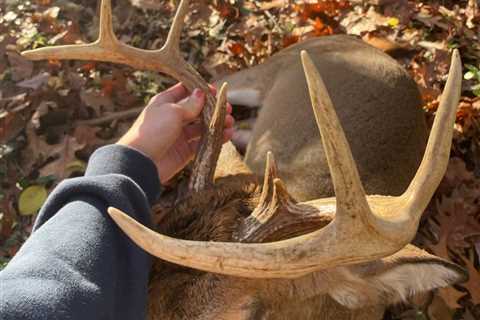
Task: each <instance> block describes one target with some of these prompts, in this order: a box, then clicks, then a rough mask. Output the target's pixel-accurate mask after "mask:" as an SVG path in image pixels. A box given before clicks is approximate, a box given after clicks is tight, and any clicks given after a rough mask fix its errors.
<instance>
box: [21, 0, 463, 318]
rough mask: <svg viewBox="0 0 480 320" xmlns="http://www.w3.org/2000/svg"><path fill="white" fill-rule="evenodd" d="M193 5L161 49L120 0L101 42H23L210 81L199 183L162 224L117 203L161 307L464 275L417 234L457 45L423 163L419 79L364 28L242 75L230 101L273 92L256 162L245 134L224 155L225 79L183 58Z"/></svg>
mask: <svg viewBox="0 0 480 320" xmlns="http://www.w3.org/2000/svg"><path fill="white" fill-rule="evenodd" d="M187 12H188V1H186V0H182V1H181V2H180V4H179V9H178V12H177V14H176V16H175V19H174V22H173V27H172V29H171V31H170V33H169V36H168V39H167V42H166V44H165V45H164V47H163V48H162V49H160V50H156V51H147V50H138V49H136V48H133V47H131V46H129V45H126V44H123V43H121V42H120V41H119V40H118V39H117V38H116V37H115V35H114V33H113V26H112V16H111V5H110V1H109V0H102V5H101V19H100V21H101V22H100V23H101V26H100V36H99V39H98V40H97V41H96V42H94V43H92V44H87V45H84V44H80V45H72V46H64V47H48V48H41V49H39V50H33V51H29V52H25V53H24V55H25V56H27V57H29V58H31V59H36V60H40V59H48V58H55V59H87V60H90V59H92V60H97V61H110V62H117V63H124V64H128V65H131V66H133V67H137V68H145V69H151V70H156V71H161V72H166V73H167V74H169V75H171V76H173V77H175V78H176V79H178V80H180V81H182V82H183V83H184V84H185V85H186V87H187V88H188V89H189V90H192V89H193V88H195V87H199V88H202V89H204V90H206V91H207V99H206V100H207V101H206V106H205V108H204V114H203V120H204V123H205V124H206V125H207V128H206V129H207V130H206V134H205V135H204V138H203V140H202V143H201V145H200V147H199V150H198V152H197V157H196V160H195V165H194V169H195V170H194V171H193V173H192V177H191V178H190V181H189V185H188V192H187V193H186V195H185V197H183V198H180V199H177V201H176V203H175V205H174V206H172V207H171V208H170V209H169V210H165V208H163V209H162V210H161V212H159V210H158V209H157V208H155V207H154V216H155V217H156V220H157V222H158V225H157V231H158V232H155V231H153V230H149V229H147V228H146V227H144V226H142V225H140V224H139V223H138V222H136V221H134V220H133V219H131V218H130V217H128V216H127V215H126V214H125V213H123V212H121V211H120V210H118V209H116V208H109V209H108V213H109V215H110V216H111V217H112V219H113V220H114V221H115V223H117V225H118V226H119V227H120V228H121V229H122V230H123V231H124V232H125V233H126V234H127V235H128V236H129V237H130V238H131V239H132V240H133V241H134V242H135V243H136V244H137V245H139V246H140V247H141V248H143V249H144V250H146V251H147V252H149V253H151V254H152V255H154V256H157V257H159V258H160V259H158V260H156V262H155V266H154V269H153V271H152V277H151V283H150V292H149V297H150V301H149V306H148V308H149V317H150V318H151V319H230V320H236V319H238V320H257V319H323V318H324V319H357V320H363V319H364V320H370V319H379V318H381V316H382V314H383V311H384V309H385V307H386V306H387V305H389V304H392V303H396V302H398V301H402V300H407V299H408V297H410V296H411V295H412V293H421V292H425V291H429V290H432V289H435V288H438V287H444V286H448V285H451V284H454V283H457V282H461V281H464V280H465V277H466V275H465V273H464V271H463V270H462V269H461V268H460V267H458V266H457V265H455V264H453V263H450V262H448V261H444V260H442V259H440V258H438V257H434V256H432V255H429V254H427V253H426V252H423V251H422V250H420V249H418V248H415V247H413V246H411V245H409V244H408V243H409V242H410V241H411V240H412V238H413V237H414V236H415V234H416V231H417V227H418V223H419V220H420V217H421V214H422V212H423V211H424V209H425V208H426V206H427V204H428V202H429V201H430V199H431V197H432V195H433V193H434V191H435V189H436V188H437V186H438V184H439V182H440V180H441V178H442V176H443V174H444V172H445V170H446V166H447V163H448V157H449V151H450V146H451V138H452V132H453V122H454V119H455V108H456V106H457V104H458V101H459V98H460V87H461V80H462V70H461V61H460V56H459V53H458V51H455V52H454V54H453V57H452V65H451V68H450V74H449V79H448V81H447V84H446V87H445V90H444V94H443V95H442V101H441V103H440V107H439V110H438V112H437V115H436V117H435V122H434V124H433V127H432V131H431V133H430V136H429V139H428V144H427V147H426V149H425V154H424V156H423V158H422V159H421V163H420V166H418V164H419V162H420V158H421V155H422V154H423V152H422V151H423V148H424V141H425V131H426V130H425V124H424V122H423V118H422V115H421V112H420V110H419V108H418V106H419V98H418V92H417V91H416V89H415V86H414V84H413V82H412V81H411V80H410V79H409V78H408V76H407V75H406V73H405V72H404V71H403V70H402V69H401V68H400V67H399V66H398V65H397V64H396V63H395V62H394V61H393V60H391V59H390V58H388V57H387V56H385V55H384V54H382V53H380V52H379V51H377V50H375V49H373V48H371V47H369V46H367V45H365V44H363V43H361V42H359V41H357V40H353V39H351V38H348V37H329V38H324V39H321V40H315V41H313V40H312V41H309V42H306V43H304V44H299V45H297V46H294V47H292V48H289V49H287V50H285V51H283V52H281V53H279V54H277V55H276V56H275V57H274V58H272V61H270V62H268V61H267V62H266V63H265V64H264V65H263V66H258V67H256V68H253V69H252V70H247V71H245V72H242V73H239V74H238V75H233V76H232V77H230V78H229V79H227V80H229V81H231V82H232V86H233V91H232V93H231V94H230V98H231V102H232V103H238V102H240V103H244V104H250V105H255V104H262V105H263V110H262V114H261V115H260V117H259V119H258V123H257V125H256V127H255V130H254V135H253V140H252V143H251V145H250V147H249V149H248V153H247V157H246V162H247V164H248V165H250V167H251V168H252V169H253V171H255V172H252V171H251V170H250V169H249V168H248V167H247V166H246V165H245V164H244V163H243V162H242V159H241V158H240V157H239V155H238V154H237V153H236V150H235V149H234V147H233V145H231V144H227V145H224V147H223V149H222V152H221V154H220V147H221V142H222V139H223V127H224V124H223V121H224V115H225V112H226V103H225V98H226V90H225V86H223V87H222V89H221V90H220V92H219V94H218V96H219V98H218V99H217V100H215V98H214V97H213V96H212V95H211V94H209V93H208V91H209V90H208V86H207V83H206V82H205V81H204V80H203V79H202V78H201V77H200V75H199V74H198V73H197V72H196V71H195V70H194V69H193V67H192V66H191V65H189V64H188V63H187V62H186V61H185V60H183V57H182V55H181V54H180V52H179V49H178V47H179V41H180V34H181V32H180V31H181V27H182V23H183V19H184V17H185V15H186V14H187ZM301 49H304V50H306V51H302V52H301V54H300V55H299V53H300V50H301ZM308 52H310V55H309V53H308ZM300 56H301V60H300ZM300 61H301V63H302V64H300ZM302 67H303V71H302ZM317 69H318V70H319V71H320V72H318V71H317ZM303 72H304V73H305V75H304V77H305V78H306V82H305V80H303V78H302V76H301V75H303ZM320 74H322V75H323V76H324V77H325V79H326V82H324V81H323V80H322V77H321V75H320ZM259 80H261V81H259ZM307 87H308V91H307V90H306V88H307ZM307 92H309V94H310V102H308V101H309V100H308V95H307ZM329 92H330V94H329ZM330 96H331V97H332V99H331V98H330ZM335 105H336V107H335ZM307 106H311V107H312V109H313V112H309V110H308V109H307ZM337 114H338V117H337ZM313 119H315V120H316V123H317V126H318V130H319V131H320V135H318V133H316V132H315V130H314V122H313ZM274 122H275V123H274ZM340 124H341V125H340ZM342 126H343V128H344V129H345V130H343V129H342ZM315 139H318V141H320V139H321V141H322V144H321V145H320V144H319V143H318V142H317V141H316V140H315ZM350 146H351V147H350ZM268 149H270V150H273V151H275V152H277V154H276V155H277V157H278V158H279V159H280V161H279V164H280V168H279V169H280V170H279V169H278V168H277V166H276V164H275V161H274V157H273V154H271V153H267V154H266V155H265V151H266V150H268ZM325 158H326V159H328V161H325ZM260 159H266V163H265V171H264V180H263V183H261V182H260V181H259V179H258V176H259V174H258V172H259V170H260V168H261V167H262V165H260V163H259V161H260ZM417 167H418V170H416V168H417ZM327 168H328V169H327ZM415 170H416V172H415ZM214 176H215V179H213V177H214ZM280 177H281V178H284V179H285V181H286V182H287V186H285V185H284V183H283V182H282V180H281V179H280ZM362 180H363V183H362ZM292 191H293V197H292V195H291V193H292ZM333 191H334V192H333ZM365 191H366V192H365ZM400 193H401V195H399V194H400ZM333 194H334V195H335V197H327V198H325V197H324V196H325V195H333ZM372 194H373V195H372ZM375 194H376V195H375ZM382 194H387V195H388V196H382ZM393 195H397V196H393ZM295 198H297V199H312V198H314V199H313V200H311V201H297V200H295Z"/></svg>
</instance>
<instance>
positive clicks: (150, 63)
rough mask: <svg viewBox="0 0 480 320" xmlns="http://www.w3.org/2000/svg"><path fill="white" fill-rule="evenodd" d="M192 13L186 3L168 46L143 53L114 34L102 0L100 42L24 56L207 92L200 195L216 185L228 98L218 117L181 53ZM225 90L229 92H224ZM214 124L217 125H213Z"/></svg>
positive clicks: (196, 177)
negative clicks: (96, 64)
mask: <svg viewBox="0 0 480 320" xmlns="http://www.w3.org/2000/svg"><path fill="white" fill-rule="evenodd" d="M187 11H188V0H182V1H181V2H180V5H179V8H178V10H177V13H176V15H175V18H174V20H173V24H172V28H171V29H170V32H169V34H168V37H167V41H166V42H165V44H164V46H163V47H162V48H161V49H159V50H142V49H137V48H134V47H131V46H129V45H126V44H124V43H122V42H120V41H119V40H118V39H117V37H116V36H115V34H114V32H113V24H112V9H111V1H110V0H102V3H101V11H100V32H99V37H98V39H97V40H96V41H95V42H93V43H90V44H81V45H66V46H56V47H46V48H41V49H37V50H30V51H25V52H23V53H22V55H23V56H25V57H27V58H28V59H31V60H44V59H53V60H70V59H76V60H95V61H105V62H114V63H120V64H126V65H129V66H131V67H133V68H135V69H142V70H155V71H160V72H162V73H165V74H168V75H170V76H172V77H173V78H175V79H177V80H179V81H181V82H182V83H183V84H184V85H185V87H186V88H187V89H188V90H190V91H192V90H193V89H194V88H200V89H202V90H203V91H204V92H205V93H206V104H205V107H204V111H203V114H202V118H203V122H204V124H205V126H206V128H208V129H207V133H206V134H204V135H203V137H202V141H201V143H200V147H199V151H198V152H197V157H196V158H195V162H194V165H193V173H192V176H191V178H190V181H189V190H190V191H194V192H198V191H201V190H204V189H205V188H207V187H208V186H209V185H210V184H212V183H213V175H214V172H215V167H216V163H217V160H218V156H219V154H220V149H221V145H222V144H221V141H222V137H223V121H224V118H225V117H223V118H222V117H221V114H223V115H224V114H225V112H224V111H221V110H223V109H225V107H226V103H225V102H226V101H225V99H223V100H222V99H221V101H222V104H221V105H220V106H221V107H222V108H220V109H219V110H220V111H219V113H218V116H217V117H214V110H215V109H214V107H215V97H214V96H213V95H212V94H211V93H210V90H209V88H208V84H207V82H206V81H205V80H203V79H202V77H201V76H200V74H199V73H198V72H197V71H196V70H195V69H194V68H193V67H192V66H191V65H190V64H189V63H187V62H186V61H185V60H184V59H183V57H182V54H181V52H180V49H179V44H180V36H181V32H182V27H183V20H184V18H185V15H186V14H187ZM224 90H225V89H224ZM212 120H213V121H214V125H213V124H212Z"/></svg>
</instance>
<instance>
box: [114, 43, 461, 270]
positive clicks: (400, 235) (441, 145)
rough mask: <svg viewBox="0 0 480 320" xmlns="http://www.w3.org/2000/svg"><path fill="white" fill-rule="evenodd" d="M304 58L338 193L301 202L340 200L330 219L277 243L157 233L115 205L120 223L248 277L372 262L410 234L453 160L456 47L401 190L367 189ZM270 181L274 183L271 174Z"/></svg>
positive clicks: (165, 253) (328, 204) (150, 245)
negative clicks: (421, 148) (423, 142)
mask: <svg viewBox="0 0 480 320" xmlns="http://www.w3.org/2000/svg"><path fill="white" fill-rule="evenodd" d="M302 62H303V66H304V70H305V74H306V77H307V82H308V86H309V91H310V96H311V99H312V104H313V108H314V113H315V118H316V120H317V123H318V126H319V128H320V131H321V136H322V142H323V145H324V150H325V153H326V155H327V159H328V165H329V167H330V171H331V173H332V181H333V184H334V189H335V193H336V196H337V198H336V199H335V198H326V199H318V200H314V201H309V202H305V203H300V204H298V205H303V206H306V207H308V209H309V210H317V211H318V212H319V213H322V212H323V213H325V212H331V211H332V208H334V210H336V215H335V219H334V220H333V221H332V222H331V223H330V224H328V225H327V226H325V227H324V228H322V229H320V230H316V231H314V232H311V233H308V234H305V235H302V236H298V237H295V238H291V239H288V240H282V241H276V242H271V243H223V242H198V241H187V240H179V239H174V238H170V237H167V236H164V235H161V234H158V233H155V232H153V231H151V230H149V229H147V228H145V227H144V226H142V225H141V224H139V223H138V222H136V221H135V220H133V219H132V218H130V217H129V216H127V215H125V214H124V213H122V212H121V211H119V210H117V209H115V208H109V209H108V212H109V214H110V216H111V217H112V218H113V219H114V220H115V222H116V223H117V224H118V225H119V226H120V228H121V229H122V230H123V231H124V232H125V233H126V234H127V235H128V236H129V237H130V238H131V239H132V240H133V241H134V242H135V243H137V244H138V245H139V246H140V247H142V248H143V249H144V250H146V251H148V252H149V253H151V254H153V255H155V256H157V257H159V258H161V259H165V260H167V261H170V262H173V263H177V264H180V265H183V266H188V267H192V268H196V269H201V270H205V271H210V272H217V273H223V274H227V275H233V276H243V277H249V278H290V277H298V276H302V275H304V274H307V273H310V272H313V271H316V270H319V269H325V268H330V267H334V266H340V265H345V264H351V263H360V262H367V261H371V260H374V259H378V258H382V257H385V256H388V255H391V254H393V253H395V252H396V251H398V250H400V249H402V248H403V247H404V246H405V245H406V244H407V243H408V242H410V241H411V239H412V238H413V237H414V236H415V233H416V230H417V227H418V222H419V220H420V217H421V215H422V213H423V210H424V209H425V207H426V206H427V204H428V202H429V200H430V198H431V197H432V195H433V192H434V190H435V189H436V188H437V186H438V184H439V182H440V180H441V178H442V176H443V175H444V173H445V170H446V166H447V163H448V159H449V151H450V147H451V138H452V132H453V122H454V119H455V113H456V107H457V104H458V101H459V98H460V92H461V81H462V64H461V61H460V55H459V53H458V51H457V50H455V51H454V53H453V57H452V64H451V67H450V72H449V77H448V81H447V85H446V87H445V90H444V93H443V95H442V99H441V103H440V107H439V110H438V113H437V115H436V117H435V122H434V125H433V128H432V131H431V133H430V137H429V141H428V145H427V149H426V151H425V156H424V158H423V160H422V163H421V165H420V168H419V170H418V172H417V174H416V176H415V178H414V179H413V181H412V183H411V185H410V187H409V188H408V189H407V191H406V192H405V193H404V194H403V195H402V196H400V197H386V196H366V195H365V193H364V191H363V187H362V184H361V182H360V179H359V176H358V171H357V168H356V166H355V162H354V160H353V157H352V154H351V151H350V147H349V145H348V142H347V140H346V138H345V135H344V133H343V130H342V128H341V126H340V123H339V122H338V118H337V116H336V114H335V110H334V109H333V105H332V102H331V100H330V97H329V96H328V93H327V90H326V88H325V85H324V83H323V81H322V79H321V77H320V75H319V73H318V71H317V70H316V68H315V66H314V64H313V62H312V61H311V59H310V57H309V56H308V54H307V53H306V52H305V51H304V52H302ZM267 179H268V178H267ZM267 183H268V185H269V188H270V187H271V184H270V182H267Z"/></svg>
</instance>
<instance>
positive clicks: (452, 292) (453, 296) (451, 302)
mask: <svg viewBox="0 0 480 320" xmlns="http://www.w3.org/2000/svg"><path fill="white" fill-rule="evenodd" d="M438 295H439V296H440V298H441V299H442V300H443V302H444V303H445V304H446V305H447V306H448V308H450V309H458V308H461V307H462V306H461V305H460V304H458V300H460V298H462V297H463V296H465V293H463V292H460V291H458V290H456V289H455V288H452V287H448V288H440V289H438ZM451 311H452V310H450V312H448V313H447V314H448V315H449V316H450V317H451V316H452V314H453V312H451ZM444 313H446V310H445V309H443V310H441V312H435V314H436V315H437V316H436V317H435V318H437V319H442V316H447V315H446V314H444ZM443 319H451V318H443Z"/></svg>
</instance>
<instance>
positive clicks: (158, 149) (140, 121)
mask: <svg viewBox="0 0 480 320" xmlns="http://www.w3.org/2000/svg"><path fill="white" fill-rule="evenodd" d="M211 92H212V93H213V94H216V90H215V89H214V88H211ZM204 105H205V93H204V92H203V91H201V90H199V89H195V90H194V91H193V92H192V94H191V95H188V91H187V89H186V88H185V87H184V86H183V85H182V84H181V83H179V84H177V85H175V86H173V87H171V88H170V89H168V90H166V91H164V92H162V93H159V94H157V95H156V96H155V97H153V98H152V99H151V100H150V102H149V103H148V105H147V106H146V107H145V109H144V110H143V111H142V113H141V114H140V115H139V116H138V118H137V120H135V122H134V124H133V125H132V127H131V128H130V129H129V130H128V131H127V133H126V134H125V135H123V137H122V138H120V140H119V141H118V142H117V144H121V145H125V146H128V147H132V148H134V149H136V150H138V151H140V152H142V153H144V154H146V155H147V156H149V157H150V158H151V159H152V160H153V162H154V163H155V165H156V166H157V170H158V175H159V177H160V181H161V182H162V184H165V183H166V182H168V180H170V179H171V178H172V177H173V176H174V175H175V174H177V173H178V172H179V171H180V170H182V169H183V168H184V167H185V166H186V165H187V164H188V163H189V162H190V161H191V160H192V159H193V157H194V156H195V154H196V152H197V149H198V146H199V143H200V138H201V135H202V132H203V124H201V122H200V119H199V115H200V113H201V111H202V109H203V106H204ZM231 113H232V106H231V105H230V104H228V105H227V116H226V117H225V130H224V142H227V141H228V140H230V139H231V138H232V135H233V124H234V119H233V117H232V115H231Z"/></svg>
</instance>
